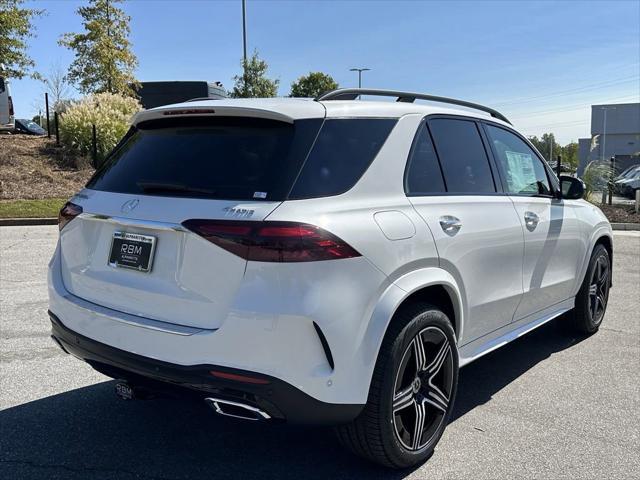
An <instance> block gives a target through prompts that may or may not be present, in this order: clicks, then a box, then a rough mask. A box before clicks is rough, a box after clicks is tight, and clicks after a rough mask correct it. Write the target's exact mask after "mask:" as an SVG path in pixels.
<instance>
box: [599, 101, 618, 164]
mask: <svg viewBox="0 0 640 480" xmlns="http://www.w3.org/2000/svg"><path fill="white" fill-rule="evenodd" d="M600 109H601V110H604V122H603V123H604V125H603V127H602V152H601V155H600V156H601V157H602V161H603V162H604V154H605V149H606V146H607V110H615V109H616V107H600Z"/></svg>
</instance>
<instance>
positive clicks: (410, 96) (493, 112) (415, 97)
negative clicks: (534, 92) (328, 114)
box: [315, 88, 511, 125]
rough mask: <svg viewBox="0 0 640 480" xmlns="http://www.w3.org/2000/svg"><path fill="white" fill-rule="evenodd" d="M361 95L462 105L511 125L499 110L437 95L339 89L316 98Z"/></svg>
mask: <svg viewBox="0 0 640 480" xmlns="http://www.w3.org/2000/svg"><path fill="white" fill-rule="evenodd" d="M360 95H374V96H378V97H397V98H396V102H406V103H413V102H414V101H416V100H428V101H431V102H439V103H450V104H453V105H460V106H461V107H467V108H473V109H474V110H482V111H483V112H486V113H488V114H489V115H491V116H492V117H494V118H497V119H499V120H502V121H503V122H507V123H508V124H509V125H511V122H510V121H509V120H507V117H505V116H504V115H502V114H501V113H500V112H498V111H497V110H494V109H493V108H490V107H485V106H484V105H480V104H477V103H472V102H466V101H464V100H457V99H455V98H448V97H438V96H436V95H428V94H426V93H414V92H402V91H399V90H379V89H375V88H338V89H337V90H331V91H329V92H325V93H323V94H322V95H320V96H318V97H316V99H315V100H316V101H317V102H322V101H325V100H355V99H356V98H358V97H359V96H360Z"/></svg>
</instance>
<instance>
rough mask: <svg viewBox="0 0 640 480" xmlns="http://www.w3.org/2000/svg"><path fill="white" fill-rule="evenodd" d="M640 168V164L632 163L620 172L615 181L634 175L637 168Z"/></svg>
mask: <svg viewBox="0 0 640 480" xmlns="http://www.w3.org/2000/svg"><path fill="white" fill-rule="evenodd" d="M639 169H640V164H636V165H631V166H630V167H627V168H625V169H624V170H623V171H622V172H620V174H619V175H618V176H617V177H615V178H614V179H613V181H614V182H617V181H618V180H624V179H625V178H628V176H629V175H632V174H633V173H634V172H635V171H636V170H639Z"/></svg>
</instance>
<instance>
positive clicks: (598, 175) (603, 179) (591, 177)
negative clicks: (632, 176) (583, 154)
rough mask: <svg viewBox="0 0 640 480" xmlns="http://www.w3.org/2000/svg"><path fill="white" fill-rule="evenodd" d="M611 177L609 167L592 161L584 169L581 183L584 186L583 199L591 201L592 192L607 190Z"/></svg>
mask: <svg viewBox="0 0 640 480" xmlns="http://www.w3.org/2000/svg"><path fill="white" fill-rule="evenodd" d="M610 176H611V167H610V166H609V165H607V164H605V163H601V162H596V161H593V162H591V163H590V164H589V165H587V167H586V168H585V169H584V173H583V174H582V181H583V182H584V185H585V194H584V198H586V199H587V200H590V199H591V195H592V194H593V193H594V192H597V191H602V190H604V189H606V188H607V185H608V181H609V178H610Z"/></svg>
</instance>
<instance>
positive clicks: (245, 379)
mask: <svg viewBox="0 0 640 480" xmlns="http://www.w3.org/2000/svg"><path fill="white" fill-rule="evenodd" d="M209 373H210V374H211V375H213V376H214V377H218V378H224V379H225V380H233V381H235V382H244V383H253V384H256V385H267V384H269V383H271V382H270V381H269V380H267V379H265V378H257V377H249V376H247V375H238V374H237V373H227V372H219V371H217V370H211V371H210V372H209Z"/></svg>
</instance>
